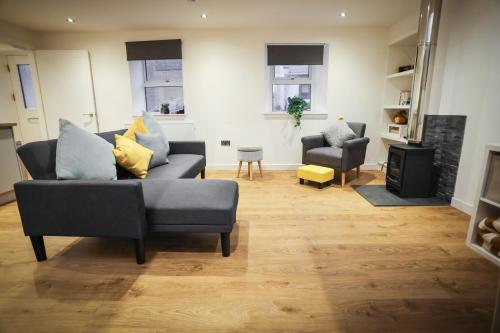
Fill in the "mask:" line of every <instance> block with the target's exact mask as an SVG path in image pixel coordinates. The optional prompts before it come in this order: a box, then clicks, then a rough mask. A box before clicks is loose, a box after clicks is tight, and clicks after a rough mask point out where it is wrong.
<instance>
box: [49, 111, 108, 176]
mask: <svg viewBox="0 0 500 333" xmlns="http://www.w3.org/2000/svg"><path fill="white" fill-rule="evenodd" d="M113 148H114V147H113V145H112V144H110V143H109V142H107V141H106V140H104V139H103V138H101V137H99V136H97V135H95V134H93V133H89V132H87V131H86V130H84V129H82V128H79V127H78V126H76V125H74V124H73V123H71V122H70V121H67V120H65V119H60V120H59V139H58V140H57V150H56V175H57V179H82V180H115V179H116V160H115V156H114V155H113Z"/></svg>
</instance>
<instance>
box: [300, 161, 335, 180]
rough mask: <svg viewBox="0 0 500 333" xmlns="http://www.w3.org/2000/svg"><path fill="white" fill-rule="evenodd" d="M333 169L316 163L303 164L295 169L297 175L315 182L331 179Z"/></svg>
mask: <svg viewBox="0 0 500 333" xmlns="http://www.w3.org/2000/svg"><path fill="white" fill-rule="evenodd" d="M333 173H334V170H333V169H330V168H325V167H322V166H318V165H304V166H301V167H299V168H298V169H297V177H298V178H301V179H305V180H310V181H313V182H317V183H325V182H327V181H330V180H332V179H333Z"/></svg>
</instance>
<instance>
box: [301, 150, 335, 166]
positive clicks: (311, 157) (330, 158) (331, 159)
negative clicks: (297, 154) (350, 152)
mask: <svg viewBox="0 0 500 333" xmlns="http://www.w3.org/2000/svg"><path fill="white" fill-rule="evenodd" d="M306 160H307V163H310V164H318V165H328V166H331V167H334V168H340V167H341V166H342V149H341V148H338V147H320V148H313V149H310V150H308V151H307V152H306Z"/></svg>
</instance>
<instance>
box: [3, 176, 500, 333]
mask: <svg viewBox="0 0 500 333" xmlns="http://www.w3.org/2000/svg"><path fill="white" fill-rule="evenodd" d="M351 176H352V175H351ZM245 177H246V176H245ZM207 178H226V179H233V178H234V172H222V171H221V172H207ZM381 182H382V176H381V174H380V173H376V172H363V173H362V175H361V178H360V179H359V180H357V181H354V182H353V183H354V184H356V183H363V184H367V183H373V184H376V183H381ZM239 183H240V204H239V207H238V215H237V219H238V222H237V225H236V226H235V229H234V232H233V233H232V238H231V240H232V243H233V244H232V248H233V253H232V255H231V257H229V258H223V257H222V256H221V254H220V244H219V242H218V237H217V235H189V234H188V235H175V234H165V235H158V236H154V237H152V238H151V239H149V240H148V242H147V258H146V260H147V262H146V264H145V265H143V266H139V265H136V264H135V259H134V256H133V247H132V243H131V242H129V241H127V240H120V239H80V238H63V237H47V238H46V240H45V243H46V246H47V255H48V257H49V259H48V261H45V262H42V263H37V262H36V261H35V258H34V255H33V253H32V249H31V245H30V242H29V239H27V238H25V237H24V235H23V232H22V229H21V223H20V220H19V215H18V211H17V207H16V205H15V204H9V205H6V206H2V207H0V332H72V333H74V332H120V331H128V332H191V333H192V332H440V333H441V332H487V331H488V329H489V325H490V320H491V317H492V312H493V302H494V295H495V288H496V282H497V279H498V271H497V270H496V268H494V267H493V266H492V265H491V264H490V263H488V262H486V261H485V260H483V259H482V258H480V257H478V256H477V255H475V254H474V253H473V252H472V251H471V250H469V249H468V248H467V247H466V246H465V245H464V242H465V234H466V229H467V225H468V216H466V215H465V214H463V213H461V212H459V211H457V210H455V209H453V208H450V207H391V208H377V207H372V206H371V205H370V204H369V203H368V202H367V201H365V200H364V199H363V198H362V197H361V196H359V195H358V194H357V193H356V192H355V191H354V190H353V189H352V188H350V187H349V186H347V187H346V188H343V189H341V188H340V187H339V186H338V181H337V183H336V184H335V185H334V187H329V188H326V189H323V190H318V189H316V188H314V187H312V186H309V185H299V184H298V181H297V179H296V178H295V177H294V173H293V172H291V171H281V172H278V171H275V172H269V171H268V172H265V173H264V178H263V179H262V178H260V177H259V176H258V174H257V175H255V177H254V181H252V182H250V181H249V180H248V179H246V178H242V179H240V180H239Z"/></svg>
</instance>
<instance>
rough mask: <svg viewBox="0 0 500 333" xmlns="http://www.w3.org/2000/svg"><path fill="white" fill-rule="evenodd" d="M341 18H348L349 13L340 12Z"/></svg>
mask: <svg viewBox="0 0 500 333" xmlns="http://www.w3.org/2000/svg"><path fill="white" fill-rule="evenodd" d="M339 16H340V17H346V16H347V12H340V14H339Z"/></svg>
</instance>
